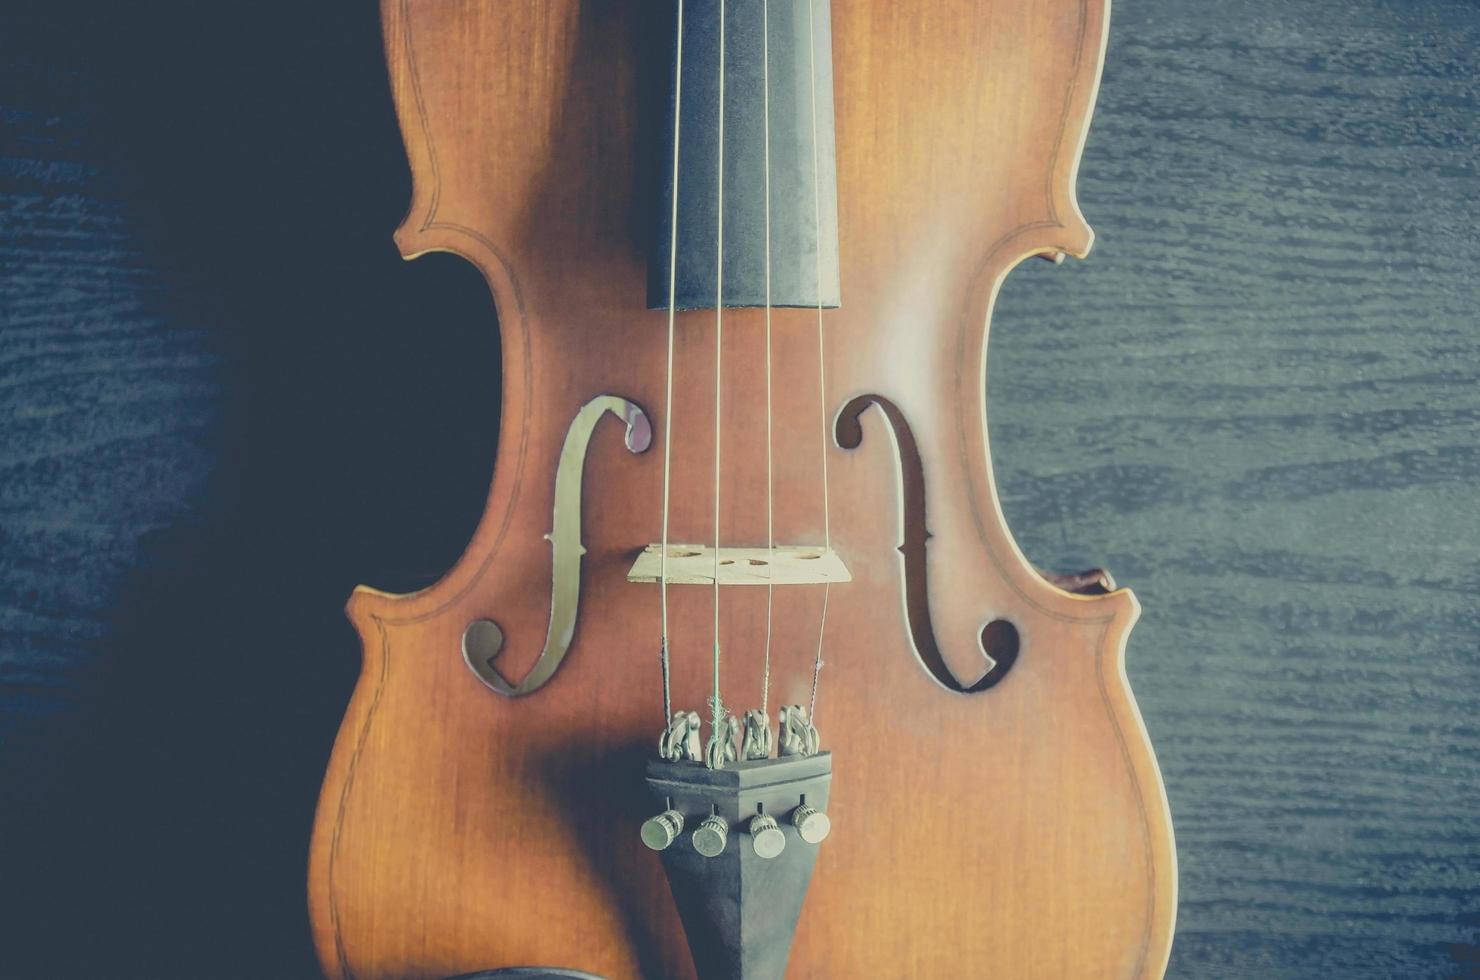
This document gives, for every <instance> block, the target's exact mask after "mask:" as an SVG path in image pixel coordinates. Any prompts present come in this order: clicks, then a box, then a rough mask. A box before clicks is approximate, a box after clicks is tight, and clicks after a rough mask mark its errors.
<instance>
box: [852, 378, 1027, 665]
mask: <svg viewBox="0 0 1480 980" xmlns="http://www.w3.org/2000/svg"><path fill="white" fill-rule="evenodd" d="M870 408H877V409H878V410H879V413H880V414H881V415H883V416H884V418H885V419H886V420H887V421H888V422H889V430H890V434H891V435H892V436H893V439H892V441H893V443H894V449H895V461H896V462H897V463H898V465H899V478H900V479H899V482H900V498H899V510H900V522H899V523H900V542H899V548H898V550H899V554H900V562H901V566H902V569H903V579H904V606H905V614H906V620H907V621H908V624H909V632H910V642H911V645H912V646H913V647H914V650H915V655H916V657H918V658H919V661H920V664H921V666H923V667H924V668H925V671H926V673H928V674H929V675H930V676H931V677H932V678H933V679H934V680H935V682H936V683H938V684H939V685H940V686H941V687H944V688H945V689H946V690H948V691H954V692H956V693H957V694H977V693H980V692H982V691H985V690H987V689H989V688H991V687H994V686H996V685H997V684H999V683H1000V682H1001V681H1002V679H1003V678H1004V677H1006V676H1007V673H1008V671H1010V670H1012V668H1013V665H1014V664H1016V663H1017V658H1018V652H1019V650H1020V648H1021V645H1022V638H1021V636H1020V635H1019V634H1018V630H1017V627H1016V626H1014V625H1013V624H1012V623H1010V622H1008V621H1007V620H1005V619H993V620H991V621H989V622H987V623H986V624H985V625H983V626H982V629H981V635H980V638H979V642H980V644H981V654H982V658H983V660H984V662H985V670H984V671H983V672H982V675H981V676H980V677H978V678H977V679H976V680H974V681H972V682H970V683H963V682H962V681H961V679H960V678H958V677H957V676H956V674H955V672H954V671H952V670H951V668H950V666H949V665H948V664H947V663H946V659H945V657H944V656H943V655H942V653H941V649H940V643H939V642H938V641H937V639H936V636H935V627H934V625H933V624H932V622H931V619H930V580H929V574H928V572H927V570H926V560H925V549H926V545H927V544H928V543H929V541H930V530H929V527H928V526H927V524H926V521H925V518H926V506H925V496H926V495H925V468H924V466H923V465H922V464H921V461H920V448H919V446H918V444H917V443H916V442H915V436H914V433H913V432H911V431H910V425H909V422H908V421H906V420H905V417H904V413H903V412H902V411H900V409H899V406H898V405H895V404H894V403H893V402H891V401H890V400H889V399H887V398H885V397H883V396H882V395H872V394H870V395H859V396H858V397H856V398H854V399H852V400H850V401H849V402H848V403H847V404H846V405H844V406H843V409H842V411H841V412H839V413H838V417H837V421H836V422H835V424H834V433H833V434H834V436H835V437H836V439H837V442H838V445H839V446H841V447H842V448H844V449H857V448H858V447H859V446H860V445H861V444H862V443H863V421H862V417H863V413H864V412H866V411H867V410H868V409H870Z"/></svg>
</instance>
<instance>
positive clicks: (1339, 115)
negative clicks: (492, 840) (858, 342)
mask: <svg viewBox="0 0 1480 980" xmlns="http://www.w3.org/2000/svg"><path fill="white" fill-rule="evenodd" d="M109 7H113V8H116V9H111V10H110V9H108V8H109ZM329 8H330V5H324V4H302V3H288V2H286V0H278V2H259V3H254V4H202V3H185V2H184V0H169V2H160V3H153V4H115V5H105V4H103V3H73V2H51V3H37V2H31V0H10V2H8V3H7V4H6V5H5V8H4V11H3V13H0V330H3V332H0V433H3V437H0V739H3V741H0V778H3V783H0V973H3V974H4V975H6V976H16V977H84V976H88V977H90V976H100V977H101V976H108V977H119V976H141V977H143V976H148V977H161V978H162V977H201V976H222V977H226V976H232V977H238V976H239V977H256V978H260V977H295V976H309V975H311V974H312V969H313V968H312V958H311V954H310V951H309V945H308V940H307V935H306V926H305V912H304V900H303V894H302V890H303V874H304V870H303V869H304V858H305V853H304V852H305V847H306V836H307V832H308V827H309V820H310V815H311V811H312V806H313V802H314V795H315V792H316V790H317V787H318V781H319V777H320V774H321V769H322V765H323V762H324V759H325V757H326V754H327V750H328V746H329V742H330V740H331V738H332V737H333V733H334V730H335V727H336V725H337V722H338V718H339V713H340V711H341V709H342V708H343V704H344V700H345V698H346V696H347V693H348V690H349V686H350V684H351V683H352V682H353V678H354V674H355V669H356V664H357V657H358V652H357V649H356V644H355V641H354V638H353V636H352V635H351V634H350V631H349V630H348V628H347V627H346V626H345V625H344V623H343V622H342V620H341V617H340V614H339V608H340V605H341V603H342V601H343V599H344V598H345V596H346V595H347V594H348V591H349V589H350V587H351V586H352V585H353V584H354V583H355V582H357V581H368V582H371V583H374V584H376V585H378V586H381V587H385V588H392V589H405V588H412V587H416V586H419V585H422V584H425V583H426V582H428V581H430V580H431V578H433V577H434V576H435V575H436V574H438V573H439V572H440V571H441V570H443V569H444V568H446V567H447V566H448V565H449V564H450V562H451V561H452V559H453V558H454V557H455V555H456V554H457V552H458V551H459V549H460V548H461V546H462V545H463V543H464V542H465V540H466V538H467V536H468V533H469V531H470V529H471V527H472V524H473V521H474V519H475V518H476V516H477V513H478V510H479V507H480V505H481V502H482V497H483V494H484V491H485V489H486V484H487V480H488V478H489V467H490V465H491V459H492V449H493V441H494V438H495V422H496V418H495V416H496V411H497V378H496V365H497V363H498V361H497V343H498V340H497V334H496V331H495V330H494V329H493V324H492V322H491V319H490V316H489V314H488V311H487V300H486V293H485V291H484V289H483V287H482V285H481V283H480V282H479V281H478V279H477V277H476V275H475V274H474V273H473V272H472V271H471V269H469V268H468V267H466V266H464V265H462V264H461V263H459V262H458V261H456V260H454V259H450V258H446V257H432V258H429V259H426V260H423V261H421V262H418V263H415V264H412V265H403V264H402V263H401V262H400V260H399V259H398V258H397V257H396V255H395V253H394V250H393V248H392V245H391V242H390V238H389V232H390V230H391V228H392V227H393V226H394V225H395V223H396V222H397V220H398V219H399V217H400V214H401V209H402V208H403V207H404V205H405V202H406V200H407V193H408V187H407V174H406V168H405V164H404V161H403V160H402V158H401V151H400V145H399V138H398V135H397V131H396V128H395V125H394V120H393V119H392V117H391V115H390V109H389V102H388V98H387V93H386V91H385V83H384V79H383V74H382V68H381V64H380V48H379V37H378V27H377V24H376V22H375V18H374V16H373V15H372V14H371V13H370V12H369V11H368V8H365V7H363V5H362V7H361V9H359V10H358V11H352V10H350V9H348V8H349V5H345V9H344V10H337V9H336V10H330V9H329ZM1477 95H1480V6H1476V5H1475V4H1474V3H1466V2H1460V0H1413V2H1403V0H1343V2H1339V3H1338V2H1335V0H1304V2H1299V0H1286V2H1279V0H1218V2H1214V0H1123V2H1120V3H1118V4H1117V10H1116V12H1115V16H1114V18H1113V22H1112V38H1111V44H1110V52H1109V61H1108V66H1107V69H1106V72H1105V84H1104V87H1103V89H1102V92H1101V99H1100V109H1099V113H1098V115H1097V117H1096V122H1095V126H1094V129H1093V131H1092V133H1091V137H1090V143H1089V149H1088V152H1087V154H1086V156H1085V160H1084V165H1083V170H1082V175H1081V194H1080V196H1081V200H1082V203H1083V206H1084V210H1085V212H1086V214H1087V215H1088V216H1089V218H1090V221H1091V223H1092V224H1094V225H1095V227H1096V228H1097V230H1098V231H1099V234H1100V241H1099V244H1098V246H1097V248H1096V251H1095V254H1094V255H1093V256H1092V257H1091V258H1090V260H1089V261H1087V262H1084V263H1070V264H1069V265H1067V266H1066V267H1063V268H1058V269H1055V268H1051V267H1049V266H1047V265H1046V264H1042V263H1033V264H1031V265H1030V266H1029V267H1027V268H1024V269H1022V270H1020V271H1019V272H1017V273H1015V274H1014V276H1013V277H1012V279H1010V280H1009V283H1008V285H1007V287H1006V290H1005V293H1004V296H1003V299H1002V302H1001V304H1000V310H999V316H998V319H997V326H996V330H995V334H994V337H993V341H992V358H991V364H990V369H989V370H990V383H991V416H992V436H993V441H994V447H995V455H996V459H997V463H998V478H999V481H1000V485H1001V489H1002V492H1003V495H1004V505H1005V507H1006V510H1007V514H1008V517H1009V519H1010V520H1011V522H1012V524H1013V526H1014V527H1015V529H1016V530H1017V533H1018V535H1019V539H1020V541H1021V543H1022V545H1023V547H1024V549H1025V551H1026V552H1027V554H1028V555H1029V557H1030V558H1032V559H1033V560H1034V561H1035V562H1037V563H1038V564H1039V565H1041V566H1044V567H1049V568H1064V569H1069V568H1081V567H1088V566H1090V565H1095V564H1105V565H1107V566H1108V567H1109V568H1110V569H1111V570H1112V571H1113V572H1114V573H1115V574H1116V575H1117V577H1118V578H1119V579H1120V580H1121V581H1122V582H1123V583H1125V584H1128V585H1130V586H1132V587H1134V588H1135V589H1136V590H1137V592H1138V593H1139V595H1140V597H1141V600H1142V602H1143V604H1144V605H1145V608H1146V613H1145V616H1144V618H1143V620H1142V622H1141V624H1140V625H1139V626H1138V628H1137V630H1136V632H1135V634H1134V635H1133V637H1132V642H1131V650H1130V668H1129V669H1130V674H1131V678H1132V681H1133V683H1134V684H1135V687H1136V690H1137V692H1138V693H1139V696H1140V699H1141V705H1142V708H1143V710H1144V712H1145V715H1146V719H1147V724H1148V725H1149V727H1150V729H1151V733H1152V736H1153V738H1154V739H1155V741H1156V745H1157V748H1158V750H1159V752H1160V756H1161V760H1162V765H1163V769H1164V772H1165V775H1166V780H1167V786H1168V790H1169V792H1170V795H1171V803H1172V809H1173V813H1174V815H1175V818H1176V825H1177V831H1178V843H1179V847H1180V854H1181V867H1182V878H1181V882H1182V905H1181V915H1180V920H1179V926H1180V928H1179V930H1178V937H1177V942H1176V947H1175V950H1174V953H1173V959H1172V970H1171V975H1172V976H1174V977H1178V978H1190V980H1207V978H1235V977H1238V978H1286V977H1312V978H1314V977H1342V978H1374V980H1375V978H1392V977H1454V976H1471V975H1477V972H1480V949H1477V943H1480V935H1477V934H1480V722H1477V711H1476V704H1477V686H1480V639H1477V637H1480V490H1477V484H1480V385H1477V379H1480V324H1477V316H1480V314H1477V310H1480V285H1477V276H1476V269H1477V268H1480V232H1477V214H1476V207H1475V202H1476V201H1477V200H1480V172H1477V146H1476V144H1477V142H1480V125H1477ZM428 310H432V311H435V312H434V315H428V312H427V311H428ZM1106 350H1109V351H1112V352H1113V356H1112V357H1110V358H1109V359H1108V361H1107V359H1106V358H1105V355H1104V352H1105V351H1106ZM449 417H450V418H454V419H457V420H458V421H457V422H456V424H455V425H452V426H447V425H445V424H443V425H440V426H436V427H434V426H432V424H431V423H432V420H444V419H447V418H449ZM352 422H353V423H354V424H351V423H352ZM367 422H368V423H369V424H364V423H367ZM376 429H380V430H382V431H384V432H388V433H397V434H400V435H402V436H405V435H407V434H409V433H418V434H419V435H420V438H419V439H418V440H416V441H414V442H412V441H405V442H404V443H403V445H406V446H419V447H420V456H419V457H416V458H407V457H406V456H405V455H404V453H403V456H402V458H401V459H400V460H399V461H398V465H397V466H395V467H391V466H388V465H386V463H385V462H384V460H382V459H381V458H380V457H379V455H378V454H377V447H376V444H375V442H374V441H373V440H372V439H371V438H370V437H369V436H366V435H364V433H369V432H372V431H374V430H376ZM367 476H373V479H370V480H367V479H366V477H367ZM352 487H353V488H356V489H355V491H354V492H351V490H350V488H352ZM372 528H373V529H374V530H373V532H371V531H370V530H369V529H372ZM246 596H251V597H252V598H253V599H254V600H258V601H260V600H263V599H264V598H265V599H266V600H268V601H270V602H271V603H272V605H273V608H274V610H275V613H274V615H273V616H272V617H270V618H269V619H267V620H249V619H245V618H244V617H243V616H242V615H241V614H240V610H241V608H242V607H243V605H244V603H243V597H246Z"/></svg>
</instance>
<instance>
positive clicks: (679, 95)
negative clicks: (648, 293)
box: [658, 0, 683, 725]
mask: <svg viewBox="0 0 1480 980" xmlns="http://www.w3.org/2000/svg"><path fill="white" fill-rule="evenodd" d="M675 47H676V48H677V49H678V60H677V62H676V65H675V67H674V72H673V77H674V82H673V181H672V184H671V185H670V186H671V187H672V194H673V202H672V204H673V210H672V212H671V213H670V214H669V226H668V366H667V370H666V371H665V374H664V386H665V389H666V390H665V393H664V400H663V543H662V546H661V547H662V550H661V551H659V552H658V591H659V594H660V596H661V599H660V600H659V601H660V603H661V604H662V610H663V627H662V629H663V634H662V641H661V650H660V652H659V659H660V660H661V661H662V667H663V723H664V724H665V725H666V724H667V723H668V719H669V718H671V717H673V695H672V691H671V689H670V686H669V657H668V512H669V511H668V502H669V496H670V494H669V491H670V486H671V484H670V480H669V474H670V472H671V471H672V469H673V438H672V433H673V333H674V320H675V310H676V308H677V292H678V135H679V120H680V117H681V116H682V114H683V113H682V109H683V0H678V36H677V40H676V42H675Z"/></svg>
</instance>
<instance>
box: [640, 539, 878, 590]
mask: <svg viewBox="0 0 1480 980" xmlns="http://www.w3.org/2000/svg"><path fill="white" fill-rule="evenodd" d="M662 552H663V546H662V545H661V544H650V545H648V546H647V547H646V548H644V549H643V551H642V554H640V555H638V556H637V561H635V562H633V564H632V568H631V569H630V570H629V571H628V572H627V581H629V582H658V581H660V580H661V576H662V574H663V557H662ZM714 569H715V562H714V549H713V548H711V547H708V546H706V545H700V544H670V545H669V546H668V569H667V574H668V584H669V585H713V584H714ZM851 581H853V576H852V575H851V574H849V572H848V566H846V565H844V564H843V559H842V558H841V557H839V555H838V553H837V552H836V551H834V550H832V549H831V548H824V547H822V546H821V545H777V546H776V547H775V548H720V549H719V584H720V585H767V584H774V585H827V584H830V583H834V582H851Z"/></svg>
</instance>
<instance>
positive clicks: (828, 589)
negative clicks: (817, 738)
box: [807, 0, 832, 724]
mask: <svg viewBox="0 0 1480 980" xmlns="http://www.w3.org/2000/svg"><path fill="white" fill-rule="evenodd" d="M807 8H808V9H807V62H808V66H809V68H810V69H811V71H810V74H811V82H812V222H813V229H814V235H815V238H816V241H815V245H816V247H815V248H813V250H812V253H813V257H814V258H815V259H816V278H815V286H816V289H817V397H818V399H819V401H820V402H821V403H822V546H823V548H824V549H825V550H826V551H831V550H832V515H831V512H830V511H831V508H830V506H829V502H828V489H827V429H828V424H827V422H828V419H827V366H826V360H825V348H824V345H823V331H822V185H821V173H822V167H821V164H820V162H819V160H818V151H817V132H818V128H817V25H816V20H817V2H816V0H808V3H807ZM831 594H832V583H831V582H824V583H823V585H822V616H821V620H820V622H819V623H818V624H817V654H816V656H815V657H813V660H812V700H811V703H810V706H809V707H808V709H807V717H808V718H810V719H811V720H812V722H813V723H814V724H815V723H816V721H817V687H818V684H819V682H820V681H821V677H822V646H823V639H824V637H825V636H826V635H827V606H828V600H829V599H830V598H831Z"/></svg>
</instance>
